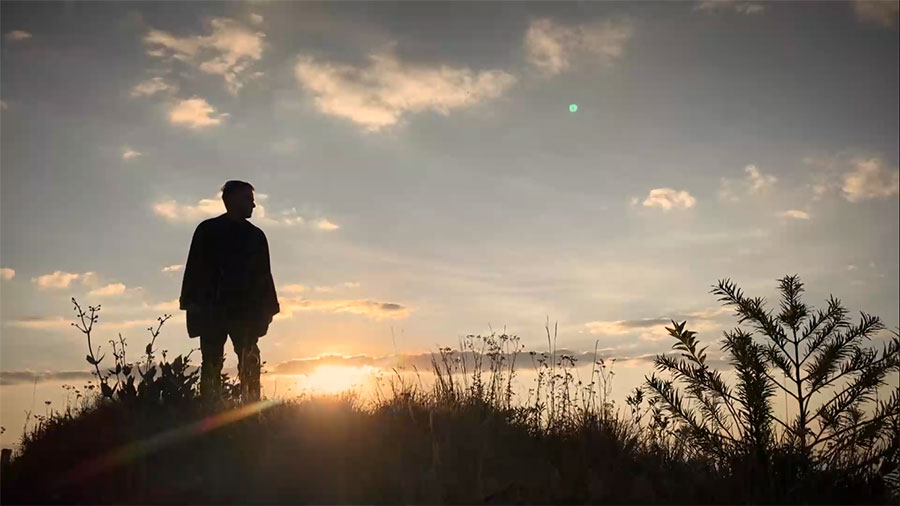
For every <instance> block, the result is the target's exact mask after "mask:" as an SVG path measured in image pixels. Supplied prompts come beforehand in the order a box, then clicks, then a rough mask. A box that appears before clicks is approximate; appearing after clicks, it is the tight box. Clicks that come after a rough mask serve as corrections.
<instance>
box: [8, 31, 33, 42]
mask: <svg viewBox="0 0 900 506" xmlns="http://www.w3.org/2000/svg"><path fill="white" fill-rule="evenodd" d="M30 38H31V34H30V33H28V32H26V31H25V30H12V31H10V32H6V40H8V41H12V42H16V41H20V40H26V39H30Z"/></svg>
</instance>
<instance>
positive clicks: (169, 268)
mask: <svg viewBox="0 0 900 506" xmlns="http://www.w3.org/2000/svg"><path fill="white" fill-rule="evenodd" d="M182 269H184V264H175V265H169V266H167V267H163V269H162V271H163V272H166V273H169V272H178V271H180V270H182Z"/></svg>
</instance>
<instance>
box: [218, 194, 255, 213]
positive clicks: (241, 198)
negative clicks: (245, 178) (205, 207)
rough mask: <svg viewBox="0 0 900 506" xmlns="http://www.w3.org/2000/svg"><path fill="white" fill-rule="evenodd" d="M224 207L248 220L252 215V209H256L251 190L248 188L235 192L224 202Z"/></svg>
mask: <svg viewBox="0 0 900 506" xmlns="http://www.w3.org/2000/svg"><path fill="white" fill-rule="evenodd" d="M225 207H226V208H227V209H228V210H233V211H234V212H235V213H237V214H238V215H240V216H241V217H242V218H249V217H250V216H252V215H253V208H254V207H256V203H254V201H253V190H251V189H250V188H242V189H240V190H237V191H236V192H235V193H234V194H233V195H231V196H230V198H229V199H228V200H226V201H225Z"/></svg>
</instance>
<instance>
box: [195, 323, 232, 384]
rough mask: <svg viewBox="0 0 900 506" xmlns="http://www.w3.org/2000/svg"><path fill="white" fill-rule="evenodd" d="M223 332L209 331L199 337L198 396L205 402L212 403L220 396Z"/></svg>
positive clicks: (224, 337)
mask: <svg viewBox="0 0 900 506" xmlns="http://www.w3.org/2000/svg"><path fill="white" fill-rule="evenodd" d="M226 339H228V337H227V335H226V333H225V331H224V330H215V331H209V332H207V333H206V334H203V335H201V336H200V353H201V354H202V355H203V362H202V364H201V366H200V396H201V397H202V398H203V400H204V401H205V402H212V401H215V400H216V399H219V398H221V395H222V364H223V363H224V361H225V340H226Z"/></svg>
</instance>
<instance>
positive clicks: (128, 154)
mask: <svg viewBox="0 0 900 506" xmlns="http://www.w3.org/2000/svg"><path fill="white" fill-rule="evenodd" d="M141 154H142V153H140V152H138V151H135V150H133V149H131V148H129V147H127V146H126V147H125V148H123V149H122V160H125V161H126V162H127V161H128V160H133V159H135V158H137V157H139V156H141Z"/></svg>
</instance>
